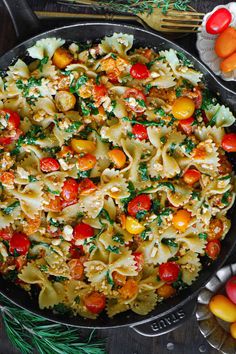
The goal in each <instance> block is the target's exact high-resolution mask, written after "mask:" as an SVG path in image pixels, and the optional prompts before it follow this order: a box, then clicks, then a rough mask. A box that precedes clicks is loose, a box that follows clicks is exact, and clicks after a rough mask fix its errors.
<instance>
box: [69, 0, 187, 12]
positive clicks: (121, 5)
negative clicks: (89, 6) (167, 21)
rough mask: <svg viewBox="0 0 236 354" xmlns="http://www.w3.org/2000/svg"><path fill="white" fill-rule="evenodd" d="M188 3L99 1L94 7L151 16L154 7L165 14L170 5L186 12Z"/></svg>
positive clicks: (173, 0) (180, 0) (74, 0)
mask: <svg viewBox="0 0 236 354" xmlns="http://www.w3.org/2000/svg"><path fill="white" fill-rule="evenodd" d="M64 2H68V3H74V4H76V3H80V0H64ZM189 3H190V0H146V1H144V0H126V1H121V0H118V1H117V0H101V1H96V2H94V6H96V7H105V8H107V9H108V10H109V11H115V12H129V13H132V14H134V15H137V14H139V13H145V12H146V13H149V14H151V13H152V12H153V10H154V8H155V7H158V8H161V9H162V12H163V13H166V12H167V10H168V9H169V7H170V5H172V6H173V8H174V9H175V10H178V11H186V10H188V5H189Z"/></svg>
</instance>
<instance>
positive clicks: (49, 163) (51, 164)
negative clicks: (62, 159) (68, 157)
mask: <svg viewBox="0 0 236 354" xmlns="http://www.w3.org/2000/svg"><path fill="white" fill-rule="evenodd" d="M40 168H41V170H42V171H43V172H55V171H58V170H59V169H60V164H59V162H58V161H57V160H56V159H53V158H52V157H43V158H42V159H41V160H40Z"/></svg>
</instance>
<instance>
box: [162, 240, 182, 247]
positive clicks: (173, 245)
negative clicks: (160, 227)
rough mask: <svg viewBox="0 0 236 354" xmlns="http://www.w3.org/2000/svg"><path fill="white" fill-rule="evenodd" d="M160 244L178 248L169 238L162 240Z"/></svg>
mask: <svg viewBox="0 0 236 354" xmlns="http://www.w3.org/2000/svg"><path fill="white" fill-rule="evenodd" d="M161 242H162V243H163V244H164V245H166V246H170V247H178V243H176V242H174V241H173V240H172V239H171V238H163V239H162V240H161Z"/></svg>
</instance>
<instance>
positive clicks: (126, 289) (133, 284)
mask: <svg viewBox="0 0 236 354" xmlns="http://www.w3.org/2000/svg"><path fill="white" fill-rule="evenodd" d="M137 292H138V282H137V281H136V280H134V279H128V280H127V282H126V283H125V285H124V286H122V288H121V289H119V293H120V295H121V297H122V299H132V297H134V296H135V295H136V294H137Z"/></svg>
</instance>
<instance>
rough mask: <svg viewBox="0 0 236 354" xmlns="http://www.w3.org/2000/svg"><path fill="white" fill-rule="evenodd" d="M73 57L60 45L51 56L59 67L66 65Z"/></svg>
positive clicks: (62, 67)
mask: <svg viewBox="0 0 236 354" xmlns="http://www.w3.org/2000/svg"><path fill="white" fill-rule="evenodd" d="M73 59H74V57H73V55H72V54H71V53H70V52H69V50H67V49H65V48H62V47H60V48H57V49H56V51H55V52H54V55H53V57H52V62H53V64H54V65H56V66H57V67H58V68H59V69H64V68H65V67H66V66H67V65H69V64H71V63H72V61H73Z"/></svg>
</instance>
